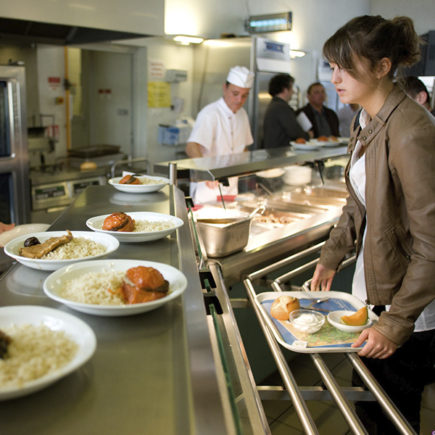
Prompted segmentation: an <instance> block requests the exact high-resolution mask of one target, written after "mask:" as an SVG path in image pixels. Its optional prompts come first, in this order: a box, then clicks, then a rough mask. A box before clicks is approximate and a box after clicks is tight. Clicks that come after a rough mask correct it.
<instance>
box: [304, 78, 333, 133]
mask: <svg viewBox="0 0 435 435" xmlns="http://www.w3.org/2000/svg"><path fill="white" fill-rule="evenodd" d="M307 98H308V104H307V105H306V106H304V107H302V108H301V109H300V110H298V112H297V115H299V113H301V112H304V113H305V115H307V117H308V119H309V120H310V122H311V124H312V126H313V127H312V132H313V135H314V137H315V138H316V137H319V136H327V137H328V136H339V129H338V125H339V121H338V116H337V114H336V113H335V112H334V111H333V110H332V109H329V108H328V107H326V106H324V105H323V103H324V102H325V100H326V91H325V88H324V87H323V85H322V84H321V83H319V82H315V83H312V84H311V85H310V86H309V87H308V90H307Z"/></svg>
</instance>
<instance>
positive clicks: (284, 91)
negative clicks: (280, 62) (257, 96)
mask: <svg viewBox="0 0 435 435" xmlns="http://www.w3.org/2000/svg"><path fill="white" fill-rule="evenodd" d="M294 81H295V80H294V78H293V77H292V76H291V75H290V74H277V75H275V76H273V77H272V78H271V79H270V81H269V94H270V95H271V96H272V101H271V102H270V103H269V105H268V106H267V109H266V114H265V116H264V122H263V145H264V148H276V147H288V146H289V145H290V141H292V140H296V139H297V138H300V137H301V138H304V139H309V135H308V133H306V132H305V131H304V130H303V129H302V127H301V126H300V125H299V124H298V122H297V120H296V113H295V111H294V110H293V109H292V108H291V107H290V106H289V104H288V103H289V101H290V99H291V97H292V95H293V83H294Z"/></svg>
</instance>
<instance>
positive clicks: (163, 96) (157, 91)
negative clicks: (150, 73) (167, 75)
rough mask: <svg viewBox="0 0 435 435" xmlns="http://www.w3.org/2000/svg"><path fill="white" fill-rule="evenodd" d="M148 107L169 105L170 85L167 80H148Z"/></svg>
mask: <svg viewBox="0 0 435 435" xmlns="http://www.w3.org/2000/svg"><path fill="white" fill-rule="evenodd" d="M148 107H154V108H156V107H171V85H170V84H169V83H167V82H148Z"/></svg>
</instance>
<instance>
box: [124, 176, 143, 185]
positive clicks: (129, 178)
mask: <svg viewBox="0 0 435 435" xmlns="http://www.w3.org/2000/svg"><path fill="white" fill-rule="evenodd" d="M119 184H142V183H141V182H140V180H139V178H136V177H135V176H134V175H130V174H128V175H124V176H123V177H122V178H121V179H120V180H119Z"/></svg>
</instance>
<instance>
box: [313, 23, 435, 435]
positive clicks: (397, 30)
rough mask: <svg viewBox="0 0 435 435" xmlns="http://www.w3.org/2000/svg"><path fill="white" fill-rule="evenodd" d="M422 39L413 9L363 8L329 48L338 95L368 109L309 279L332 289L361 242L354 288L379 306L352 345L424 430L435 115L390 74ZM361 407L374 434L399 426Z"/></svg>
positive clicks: (429, 366) (434, 371)
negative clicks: (384, 12) (376, 11)
mask: <svg viewBox="0 0 435 435" xmlns="http://www.w3.org/2000/svg"><path fill="white" fill-rule="evenodd" d="M418 40H419V39H418V35H417V34H416V32H415V30H414V26H413V22H412V20H411V19H410V18H408V17H396V18H394V19H392V20H386V19H384V18H382V17H380V16H367V15H366V16H362V17H357V18H354V19H352V20H351V21H349V22H348V23H347V24H345V25H344V26H343V27H341V28H340V29H339V30H337V32H336V33H335V34H334V35H333V36H331V37H330V38H329V39H328V40H327V41H326V43H325V45H324V47H323V53H324V56H325V58H326V59H328V61H329V63H330V65H331V68H332V70H333V74H332V83H333V84H334V85H335V88H336V90H337V92H338V95H339V97H340V100H341V102H342V103H346V104H350V103H352V104H360V105H361V107H362V111H361V114H360V116H359V125H356V126H353V130H352V132H351V139H350V143H349V151H350V152H351V156H350V160H349V164H348V166H347V168H346V172H345V176H346V181H347V183H346V184H347V186H348V189H349V197H348V199H347V203H346V205H345V206H344V208H343V213H342V216H341V217H340V219H339V221H338V223H337V225H336V226H335V228H334V229H333V230H332V231H331V233H330V236H329V239H328V240H327V242H326V243H325V245H324V247H323V248H322V252H321V255H320V259H319V262H318V264H317V266H316V269H315V271H314V275H313V279H312V283H311V289H312V290H326V291H328V290H330V288H331V283H332V280H333V277H334V275H335V272H336V270H337V268H338V266H339V265H340V263H341V261H342V260H343V259H344V257H345V255H346V254H347V253H349V252H351V251H353V250H354V249H355V248H356V253H357V262H356V267H355V274H354V277H353V285H352V293H353V295H355V296H357V297H358V298H359V299H360V300H362V301H364V302H366V303H367V304H371V305H372V306H375V307H374V311H375V312H378V313H381V314H380V317H379V320H378V322H376V323H375V324H374V326H372V327H369V328H366V329H364V330H363V331H362V332H361V334H360V335H359V337H358V339H357V340H356V341H355V342H354V343H353V345H352V346H353V347H360V346H362V349H361V350H360V351H359V352H358V354H359V355H360V356H361V358H362V360H363V361H364V363H365V364H366V366H367V368H368V369H369V370H370V371H371V373H372V374H373V375H374V376H375V378H376V379H377V380H378V382H379V383H380V384H381V386H382V387H383V388H384V390H385V391H386V393H387V394H388V395H389V396H390V398H391V399H392V401H393V402H394V403H395V404H396V406H397V407H398V408H399V409H400V411H401V412H402V413H403V414H404V416H405V418H406V419H407V420H408V421H409V422H410V424H411V425H412V427H413V428H414V429H415V430H416V431H417V433H419V426H420V404H421V397H422V393H423V390H424V387H425V384H428V383H431V382H434V381H435V300H434V299H435V291H434V281H435V177H434V176H433V174H434V173H435V119H434V118H433V117H432V116H431V115H430V113H429V112H428V111H427V110H426V109H424V108H423V107H422V106H421V105H419V104H418V103H417V102H415V101H414V100H412V99H410V98H408V97H407V96H406V94H405V93H404V92H403V90H402V89H401V88H400V87H399V86H397V85H396V84H394V83H393V78H394V74H395V72H396V70H397V69H398V67H401V66H410V65H412V64H413V63H415V62H416V61H417V60H418V58H419V55H420V53H419V43H418ZM383 309H384V310H383ZM382 310H383V311H382ZM357 380H358V376H356V375H355V381H357ZM355 406H356V411H357V413H358V415H359V416H360V418H361V421H362V422H364V424H365V425H366V427H367V429H368V432H369V433H370V434H379V433H386V434H394V433H397V431H396V430H395V427H394V426H393V425H392V424H391V422H390V420H389V419H388V418H387V417H386V416H385V415H384V414H383V412H382V410H381V407H380V406H379V404H378V403H377V402H356V404H355Z"/></svg>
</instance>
